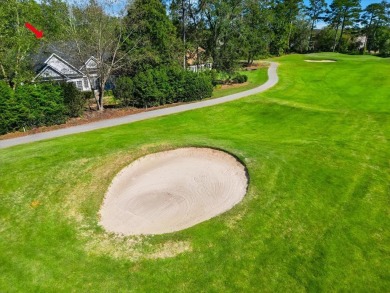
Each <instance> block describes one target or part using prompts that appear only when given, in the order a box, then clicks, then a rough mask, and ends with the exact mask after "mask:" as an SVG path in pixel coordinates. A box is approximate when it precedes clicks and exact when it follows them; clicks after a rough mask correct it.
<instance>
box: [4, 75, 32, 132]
mask: <svg viewBox="0 0 390 293" xmlns="http://www.w3.org/2000/svg"><path fill="white" fill-rule="evenodd" d="M23 110H24V108H23V106H22V105H18V104H17V103H16V101H15V96H14V92H13V90H12V89H11V88H10V87H9V85H8V84H7V83H6V82H4V81H0V134H5V133H7V132H11V131H14V130H17V129H19V128H20V121H24V119H25V118H26V115H25V113H24V111H23Z"/></svg>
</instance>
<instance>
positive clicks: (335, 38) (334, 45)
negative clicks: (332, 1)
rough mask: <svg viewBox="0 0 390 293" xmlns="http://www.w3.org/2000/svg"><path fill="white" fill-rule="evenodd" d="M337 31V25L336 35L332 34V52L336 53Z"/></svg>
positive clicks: (337, 27)
mask: <svg viewBox="0 0 390 293" xmlns="http://www.w3.org/2000/svg"><path fill="white" fill-rule="evenodd" d="M338 31H339V24H337V26H336V33H335V34H334V41H333V49H332V51H333V52H334V51H336V45H337V33H338Z"/></svg>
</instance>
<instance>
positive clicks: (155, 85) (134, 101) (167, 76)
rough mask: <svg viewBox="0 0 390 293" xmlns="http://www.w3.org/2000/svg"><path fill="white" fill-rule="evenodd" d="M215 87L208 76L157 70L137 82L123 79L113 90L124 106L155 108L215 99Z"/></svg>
mask: <svg viewBox="0 0 390 293" xmlns="http://www.w3.org/2000/svg"><path fill="white" fill-rule="evenodd" d="M212 92H213V85H212V81H211V77H210V76H209V75H207V74H202V73H200V74H197V73H194V72H191V71H184V70H181V69H179V68H156V69H149V70H146V71H143V72H140V73H138V74H137V75H136V76H135V77H134V78H133V79H131V78H129V77H120V78H118V79H117V80H116V82H115V89H114V90H113V93H114V96H115V98H116V99H118V100H120V101H121V103H122V105H124V106H134V107H153V106H159V105H164V104H171V103H177V102H189V101H195V100H202V99H204V98H208V97H211V95H212Z"/></svg>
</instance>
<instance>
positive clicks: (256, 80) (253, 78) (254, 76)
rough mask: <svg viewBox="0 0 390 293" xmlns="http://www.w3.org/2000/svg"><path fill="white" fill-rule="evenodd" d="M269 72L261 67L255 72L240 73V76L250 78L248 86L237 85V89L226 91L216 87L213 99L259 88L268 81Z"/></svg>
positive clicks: (226, 89) (232, 88) (227, 89)
mask: <svg viewBox="0 0 390 293" xmlns="http://www.w3.org/2000/svg"><path fill="white" fill-rule="evenodd" d="M267 70H268V68H267V67H260V68H258V69H256V70H253V71H240V72H239V73H240V74H245V75H246V76H248V82H247V83H246V84H241V85H236V86H237V87H231V88H224V89H222V88H218V87H216V88H215V89H214V91H213V96H212V97H213V98H219V97H223V96H228V95H232V94H236V93H239V92H242V91H247V90H250V89H253V88H255V87H258V86H260V85H262V84H263V83H265V82H266V81H267V79H268V76H267Z"/></svg>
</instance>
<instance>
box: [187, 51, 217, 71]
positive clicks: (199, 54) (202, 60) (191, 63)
mask: <svg viewBox="0 0 390 293" xmlns="http://www.w3.org/2000/svg"><path fill="white" fill-rule="evenodd" d="M186 66H187V69H188V70H190V71H193V72H200V71H204V70H210V69H212V68H213V63H212V62H211V61H210V59H209V58H207V57H206V50H205V49H203V48H202V47H198V48H197V49H196V50H188V51H187V54H186Z"/></svg>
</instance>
